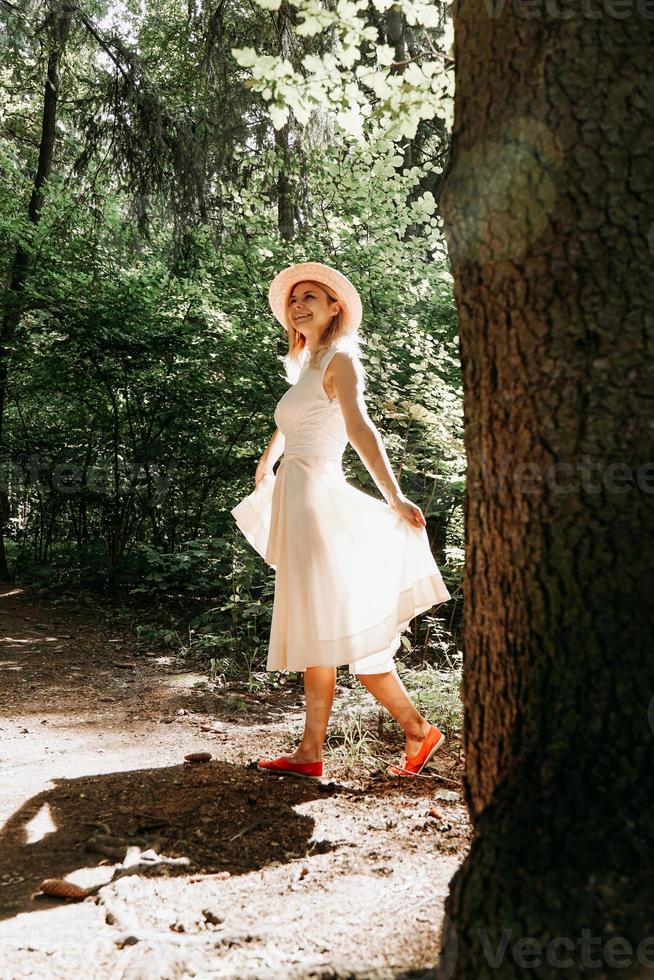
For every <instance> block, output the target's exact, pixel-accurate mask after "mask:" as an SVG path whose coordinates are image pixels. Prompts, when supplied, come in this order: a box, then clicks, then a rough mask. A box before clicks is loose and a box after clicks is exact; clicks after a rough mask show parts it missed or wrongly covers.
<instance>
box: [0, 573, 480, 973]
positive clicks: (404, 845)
mask: <svg viewBox="0 0 654 980" xmlns="http://www.w3.org/2000/svg"><path fill="white" fill-rule="evenodd" d="M0 617H1V618H0V640H1V642H2V650H1V651H0V697H1V698H2V706H3V710H2V717H1V719H0V736H1V748H0V773H1V775H0V817H1V818H2V823H1V825H2V827H3V829H2V833H1V836H0V978H2V980H17V978H22V977H31V978H34V977H38V978H40V977H43V978H46V977H47V978H48V980H54V978H60V977H61V978H64V977H65V978H67V980H70V978H73V977H84V978H85V980H87V978H88V980H91V978H93V980H96V978H97V980H105V978H107V980H119V978H121V980H122V978H134V980H137V978H138V980H144V978H147V980H150V978H152V980H158V978H178V977H201V978H205V977H206V978H209V977H212V978H213V977H239V978H241V977H244V978H245V977H247V978H253V980H254V978H257V980H258V978H262V977H265V978H268V977H270V978H273V977H274V978H276V980H277V978H296V977H297V978H300V977H357V978H359V977H366V978H368V977H370V978H372V977H374V978H385V977H389V978H390V977H400V976H407V977H408V976H416V977H417V976H428V975H429V972H426V973H425V972H424V971H429V970H430V968H431V967H433V965H434V963H435V960H436V954H437V937H438V932H439V927H440V923H441V919H442V914H443V913H442V907H443V900H444V897H445V895H446V893H447V889H448V883H449V880H450V878H451V876H452V874H453V873H454V871H455V870H456V868H457V866H458V865H459V863H460V861H461V859H462V857H463V855H464V853H465V850H466V848H467V846H468V843H469V836H470V831H469V825H468V821H467V817H466V813H465V808H464V806H463V804H462V802H461V801H460V799H442V798H439V797H440V796H441V795H442V792H443V790H445V791H446V793H445V795H448V792H449V795H452V794H453V790H454V791H456V790H459V791H460V777H461V760H460V756H459V753H458V747H457V746H456V745H452V744H451V740H450V743H448V745H447V746H446V747H445V749H444V750H443V751H442V752H441V753H439V755H438V756H437V762H436V764H435V766H434V768H433V769H430V770H429V771H430V772H431V773H432V774H434V775H438V774H441V776H442V777H443V778H441V779H439V778H432V779H423V780H421V779H415V780H414V779H411V780H408V779H407V780H394V779H389V778H387V777H386V776H384V775H382V774H375V773H372V774H370V773H367V772H366V771H365V770H363V769H362V770H359V771H356V770H355V771H352V770H351V769H344V768H343V766H342V764H341V766H340V768H338V759H337V758H336V757H332V758H331V759H330V756H329V755H328V756H327V757H326V760H325V763H326V771H327V773H328V776H327V778H326V779H325V780H324V781H323V783H313V782H311V781H308V780H307V781H304V780H294V779H289V778H288V777H278V776H268V775H265V774H263V773H259V772H258V771H256V770H255V769H253V768H252V763H253V760H256V759H257V758H259V757H260V756H262V755H272V754H273V753H274V754H281V753H282V752H285V751H290V749H291V748H292V746H293V745H294V744H295V738H296V734H295V733H296V732H297V731H299V727H300V725H301V720H302V701H301V699H300V696H299V691H297V690H282V691H281V692H271V693H270V694H265V695H261V694H256V695H252V694H248V693H247V689H246V688H244V687H241V689H240V690H238V689H235V687H234V686H233V685H232V686H231V687H229V688H222V689H220V690H217V691H210V690H206V689H205V690H202V689H198V688H194V687H193V683H194V682H197V681H198V680H201V678H198V677H197V675H196V676H193V675H189V674H184V673H183V672H182V669H181V668H180V665H179V664H176V663H174V662H172V661H171V658H170V657H166V656H164V655H162V654H161V653H156V652H155V651H152V652H148V651H144V650H143V649H137V646H136V644H135V641H134V637H133V634H132V632H131V630H129V629H128V628H125V627H120V626H116V625H115V624H110V623H107V621H106V617H105V615H104V613H103V611H102V610H101V609H98V610H89V609H88V608H81V609H77V608H74V609H71V607H70V606H69V605H66V606H61V605H57V604H54V603H51V602H47V601H44V600H41V599H38V598H36V599H35V598H34V597H32V596H30V595H28V594H26V593H25V592H24V591H23V590H21V589H19V588H14V587H11V586H4V587H0ZM347 696H348V692H347V691H339V694H338V698H337V707H336V708H335V717H337V712H338V711H339V710H341V711H342V710H344V706H345V705H346V704H347ZM197 751H207V752H210V753H211V754H212V759H211V761H210V762H207V763H195V764H191V763H188V762H184V756H185V755H186V754H187V753H190V752H197ZM400 751H401V742H400V741H399V740H398V739H397V737H394V738H393V739H392V742H389V744H388V747H387V752H386V757H387V758H388V760H392V759H393V760H395V759H397V758H399V753H400ZM339 758H340V757H339ZM328 780H330V781H328ZM430 810H431V811H432V812H431V814H430ZM168 861H175V862H178V863H168ZM180 862H181V863H180ZM130 868H131V869H132V870H131V873H129V874H127V873H125V872H126V871H128V870H129V869H130ZM114 874H117V875H118V877H116V879H115V880H114V881H112V882H111V883H107V882H109V879H111V878H112V876H113V875H114ZM44 878H66V879H67V880H69V881H73V882H76V883H78V884H80V885H83V886H84V887H95V888H96V893H95V894H94V895H92V896H90V897H88V898H86V899H84V900H83V901H81V902H75V903H67V902H63V901H61V900H57V899H52V898H43V897H34V895H35V893H36V892H38V890H39V885H40V882H41V881H42V880H43V879H44ZM105 883H106V884H105ZM103 884H104V887H100V886H102V885H103Z"/></svg>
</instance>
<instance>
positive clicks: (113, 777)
mask: <svg viewBox="0 0 654 980" xmlns="http://www.w3.org/2000/svg"><path fill="white" fill-rule="evenodd" d="M334 792H338V787H336V786H335V784H323V783H318V782H315V783H314V782H312V781H309V780H299V779H298V780H295V779H289V778H287V777H279V776H268V775H266V774H261V773H258V772H257V771H256V770H252V769H250V768H247V767H246V768H244V767H243V766H239V767H235V766H231V765H229V764H227V763H223V762H209V763H200V764H197V763H185V764H183V765H178V766H171V767H168V768H162V769H141V770H136V771H132V772H118V773H108V774H105V775H97V776H85V777H83V778H79V779H57V780H53V785H52V788H51V789H47V790H45V791H44V792H42V793H40V794H38V795H37V796H34V797H32V799H30V800H29V801H28V802H27V803H25V804H24V806H22V807H21V808H20V809H19V810H18V811H17V812H16V813H15V814H14V815H13V816H12V817H11V818H10V819H9V820H8V821H7V823H6V824H5V826H4V827H3V828H2V831H1V832H0V868H2V869H3V876H4V878H5V880H4V881H2V885H3V886H4V887H2V889H1V891H0V917H1V918H6V917H10V916H13V915H15V914H17V913H18V912H24V911H30V910H34V909H43V908H44V907H46V905H47V904H51V903H53V902H56V901H57V900H56V899H51V898H50V899H44V898H42V897H41V898H34V897H32V896H33V895H34V893H35V892H37V891H38V888H39V885H40V883H41V881H42V880H43V879H44V878H64V877H66V876H67V875H70V874H71V873H72V872H74V871H78V870H79V869H82V868H89V867H95V866H98V865H99V864H101V863H105V864H111V865H114V864H120V863H121V862H122V861H123V860H124V858H125V855H126V853H127V849H128V848H129V847H138V848H139V849H140V850H141V851H147V850H149V849H153V850H154V851H156V852H157V853H158V854H160V855H162V856H164V855H165V856H166V857H168V858H186V859H188V864H186V865H181V866H166V867H162V866H158V871H157V873H160V874H161V873H164V874H167V875H171V874H173V875H174V874H188V873H189V872H196V873H204V874H211V873H217V872H220V871H229V872H230V873H231V874H232V875H235V874H246V873H248V872H250V871H253V870H257V869H261V868H263V867H265V866H266V865H268V864H271V863H273V862H277V861H281V862H283V861H284V860H291V859H292V858H294V857H302V856H304V855H309V854H311V853H315V849H316V847H318V849H319V850H331V849H332V845H331V844H330V845H327V846H326V847H324V848H321V847H320V842H316V841H311V837H312V833H313V827H314V821H313V819H311V818H310V817H307V816H303V815H301V814H299V813H296V812H295V810H294V809H293V807H294V806H296V805H297V804H299V803H305V802H308V801H309V800H312V799H315V798H316V797H318V796H323V795H326V794H330V793H334ZM48 827H49V828H51V829H50V830H49V832H48V830H47V828H48ZM44 829H45V833H44V836H41V837H40V839H35V838H38V837H39V835H40V834H42V833H43V832H44ZM147 873H150V872H149V871H148V872H147Z"/></svg>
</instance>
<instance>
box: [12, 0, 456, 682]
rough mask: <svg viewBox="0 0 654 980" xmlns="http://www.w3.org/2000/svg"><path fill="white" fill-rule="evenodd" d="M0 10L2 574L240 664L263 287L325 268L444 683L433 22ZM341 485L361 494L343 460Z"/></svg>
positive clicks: (446, 405) (155, 0)
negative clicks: (414, 532) (352, 307)
mask: <svg viewBox="0 0 654 980" xmlns="http://www.w3.org/2000/svg"><path fill="white" fill-rule="evenodd" d="M2 22H3V30H2V35H1V42H2V46H1V48H0V88H1V89H2V92H3V102H2V105H1V107H0V122H1V135H0V158H1V164H2V166H1V177H0V262H1V263H2V268H3V276H4V285H5V288H4V290H3V309H2V354H3V362H4V363H3V369H2V382H1V385H2V398H1V400H0V413H1V416H0V426H1V428H0V435H1V440H0V453H1V459H0V466H1V472H2V484H1V486H0V494H1V498H0V503H1V516H2V541H1V542H0V545H1V546H0V573H2V575H3V576H4V577H5V578H11V579H13V580H14V581H18V582H21V583H26V584H29V585H30V586H31V587H33V588H36V589H42V590H43V591H44V592H47V593H49V594H52V593H53V592H56V593H58V594H61V595H62V596H68V597H70V596H71V595H75V596H77V597H78V599H79V601H87V602H90V603H92V602H94V601H95V599H94V595H97V593H98V591H100V592H102V593H103V594H106V595H109V596H111V597H112V601H113V602H115V604H116V608H117V610H118V612H119V614H120V613H121V612H122V613H123V614H124V616H125V618H126V620H131V619H133V616H134V612H133V609H134V605H135V604H139V607H140V613H139V622H138V630H139V632H140V634H141V635H143V636H144V637H145V638H146V639H148V640H150V641H154V640H159V641H162V642H164V643H167V644H169V645H170V646H171V647H175V648H177V649H178V650H182V651H184V652H186V653H197V654H198V655H199V657H200V658H201V659H202V660H203V661H204V662H206V664H207V665H210V666H211V671H212V673H213V675H214V676H218V675H220V674H222V675H224V676H226V677H230V676H239V675H242V673H243V671H244V670H245V671H246V672H247V674H248V675H252V674H253V673H255V672H256V671H257V670H261V669H262V666H263V664H264V661H265V654H266V642H267V636H268V628H269V623H270V614H271V606H272V592H273V585H274V581H273V575H272V572H271V570H270V569H269V568H267V566H265V564H264V562H263V561H262V560H261V558H260V557H259V556H258V555H257V554H256V553H255V552H254V551H253V549H252V548H251V547H250V546H249V544H248V543H247V542H246V541H245V540H244V539H243V538H242V535H240V533H239V532H238V530H237V529H236V526H235V524H234V521H233V518H232V517H231V514H230V508H231V507H233V506H234V505H235V504H236V503H237V502H238V501H239V500H241V499H242V498H243V497H244V496H245V495H246V494H248V493H249V492H250V491H251V490H252V489H253V488H254V470H255V467H256V463H257V460H258V458H259V456H260V454H261V452H262V451H263V449H264V448H265V446H266V444H267V442H268V440H269V438H270V436H271V434H272V431H273V429H274V422H273V418H272V416H273V410H274V406H275V404H276V402H277V400H278V399H279V398H280V397H281V395H282V394H283V392H284V390H285V388H286V382H285V381H284V378H283V372H282V366H281V363H280V359H281V357H282V356H283V355H284V354H285V353H286V350H287V342H286V337H285V335H284V333H283V331H281V330H280V327H279V325H278V324H277V322H276V321H275V320H274V318H273V316H272V314H271V312H270V310H269V308H268V304H267V285H268V283H269V282H270V280H271V279H272V278H273V276H274V275H275V273H276V272H277V271H279V270H280V269H281V268H283V267H284V266H286V265H288V264H290V263H292V262H296V261H305V260H317V261H323V262H326V263H327V264H329V265H332V266H335V267H337V268H338V269H340V270H341V271H343V272H344V273H346V274H347V275H348V276H349V277H350V278H351V279H352V281H353V282H354V283H355V285H356V286H357V288H358V289H359V291H360V293H361V296H362V300H363V306H364V322H363V326H362V334H363V337H364V359H365V367H366V370H367V373H368V385H369V387H368V393H367V403H368V408H369V412H370V415H371V417H372V419H373V420H374V422H375V423H376V425H377V426H378V427H379V429H380V431H381V433H382V437H383V439H384V442H385V445H386V446H387V449H388V452H389V456H390V458H391V461H392V464H393V467H394V469H395V472H396V473H397V474H398V476H399V479H400V482H401V485H402V488H403V490H404V492H405V493H407V495H408V496H409V497H410V498H411V499H412V500H414V501H415V502H416V503H418V504H419V505H420V507H421V508H422V510H423V512H424V514H425V517H426V519H427V530H428V534H429V539H430V543H431V546H432V549H433V553H434V556H435V557H436V560H437V561H438V563H439V566H440V567H441V570H442V572H443V575H444V578H445V580H446V582H447V584H448V586H449V588H450V591H451V592H452V594H453V596H454V602H452V603H450V604H448V607H449V608H447V610H446V611H443V610H441V611H440V612H439V613H438V615H434V616H430V615H425V616H422V617H419V618H418V619H417V620H416V621H415V623H414V624H413V627H412V631H411V634H409V635H405V637H404V638H403V647H404V649H403V654H404V655H405V656H406V657H407V658H408V660H409V661H411V662H413V663H417V662H418V661H419V662H421V663H430V664H433V665H435V666H439V667H443V666H446V667H449V668H454V669H458V668H459V667H460V653H459V652H458V648H459V646H460V638H459V628H460V620H461V602H462V594H461V582H462V576H463V558H464V554H463V513H462V505H463V492H464V478H465V474H464V462H465V461H464V452H463V442H462V425H463V419H462V406H461V377H460V364H459V357H458V341H457V332H456V314H455V309H454V302H453V294H452V277H451V275H450V273H449V270H448V263H447V258H446V251H445V244H444V239H443V234H442V222H441V218H440V216H439V211H438V199H439V192H440V187H441V183H442V180H443V173H444V170H445V168H446V166H447V160H448V152H449V140H450V131H451V120H452V97H453V78H452V76H453V72H452V67H453V63H452V60H451V45H452V36H451V30H452V29H451V23H450V21H449V19H448V14H447V6H446V5H445V4H439V3H434V4H428V5H427V4H423V3H421V2H410V3H406V2H403V3H401V4H389V3H388V2H387V0H373V2H350V0H339V2H338V3H336V4H334V3H332V2H328V3H326V4H317V3H316V2H314V0H302V2H297V3H293V4H290V3H287V2H286V0H283V2H281V3H280V2H279V0H265V2H264V0H258V3H254V2H251V3H240V2H239V3H236V4H226V3H225V2H222V3H220V4H219V5H217V6H216V5H215V4H207V3H203V2H202V0H198V2H195V0H189V3H188V5H181V4H177V3H173V2H171V0H149V2H148V3H147V4H137V3H126V4H122V3H121V4H118V3H114V2H112V3H104V2H93V3H86V4H83V5H81V4H74V3H70V2H68V0H64V2H60V0H52V2H50V3H48V4H43V3H31V2H30V0H25V2H22V3H20V4H14V3H13V2H9V0H2ZM345 470H346V475H347V477H348V479H350V480H351V481H352V482H353V483H354V484H355V485H357V486H359V487H360V488H361V489H364V490H366V491H367V492H370V493H372V494H375V495H376V494H377V491H376V489H375V488H374V485H373V484H372V481H371V479H370V477H369V476H368V474H367V472H366V470H365V467H364V466H363V464H362V462H361V461H360V460H359V458H358V457H357V456H356V454H355V453H354V451H353V450H352V449H351V448H348V450H347V452H346V457H345Z"/></svg>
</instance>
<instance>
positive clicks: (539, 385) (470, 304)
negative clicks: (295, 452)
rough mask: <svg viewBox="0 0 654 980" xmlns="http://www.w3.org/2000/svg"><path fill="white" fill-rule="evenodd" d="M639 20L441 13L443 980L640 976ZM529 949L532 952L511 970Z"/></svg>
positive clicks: (642, 262) (643, 394)
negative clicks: (458, 636) (462, 833)
mask: <svg viewBox="0 0 654 980" xmlns="http://www.w3.org/2000/svg"><path fill="white" fill-rule="evenodd" d="M646 7H647V5H645V4H632V5H630V6H629V11H628V13H625V5H622V6H621V11H622V13H621V15H620V17H618V16H617V15H616V16H611V15H610V14H609V13H608V12H607V9H606V5H604V8H602V6H601V5H598V7H597V10H595V11H594V13H593V11H590V13H589V10H590V7H589V6H588V5H586V7H584V5H583V4H576V3H574V4H573V3H566V2H562V3H559V4H558V5H555V7H553V5H552V4H548V5H546V4H544V3H543V5H542V7H541V8H539V9H540V13H536V14H535V15H534V10H535V9H536V8H538V4H532V3H530V4H528V5H527V4H524V5H522V4H509V3H508V2H507V3H506V4H505V5H504V6H502V5H501V4H500V3H495V4H494V5H493V4H483V5H480V4H479V3H477V2H475V0H460V2H459V3H458V4H456V8H455V32H456V33H455V36H456V75H457V79H456V105H455V129H454V142H453V153H452V160H451V165H450V169H449V172H448V175H447V179H446V182H445V189H444V195H443V197H442V199H441V205H442V210H443V214H444V217H445V220H446V225H447V237H448V244H449V249H450V257H451V263H452V271H453V274H454V278H455V283H456V300H457V306H458V311H459V318H460V346H461V358H462V365H463V377H464V410H465V420H464V425H465V442H466V453H467V463H468V485H467V490H466V504H465V517H466V545H467V554H466V574H465V582H464V591H465V596H466V599H465V610H464V683H463V696H464V701H465V723H464V749H465V756H466V797H467V803H468V806H469V809H470V813H471V815H472V818H473V820H474V823H475V829H476V834H475V839H474V841H473V844H472V847H471V850H470V853H469V855H468V857H467V859H466V861H465V862H464V864H463V866H462V867H461V868H460V870H459V871H458V872H457V874H456V875H455V876H454V878H453V880H452V884H451V892H450V895H449V898H448V900H447V904H446V912H447V916H448V918H447V919H446V924H445V927H444V935H443V940H444V945H445V947H446V949H448V950H449V953H448V954H447V955H445V956H444V957H443V958H442V960H441V964H440V972H441V975H442V976H443V977H454V978H461V980H472V978H474V980H484V978H491V977H492V978H494V980H497V978H498V977H501V978H502V980H511V978H514V977H515V978H521V980H522V978H524V977H525V975H530V976H534V977H557V978H561V977H586V976H593V977H604V976H609V975H615V973H616V972H617V973H619V974H620V975H621V976H623V977H627V976H628V977H631V976H644V975H645V964H646V963H649V965H650V969H652V968H654V941H651V940H650V942H649V945H644V946H642V945H641V946H640V949H639V944H641V943H642V941H643V940H644V939H645V938H646V937H652V936H654V901H653V899H654V884H653V879H652V863H653V860H654V824H653V821H652V803H653V802H654V732H653V730H652V724H651V723H652V721H654V710H650V711H649V717H648V709H649V707H650V701H651V699H652V696H653V695H654V656H653V655H652V654H653V649H652V647H653V637H654V602H653V597H654V561H653V559H652V542H653V541H654V465H653V464H652V443H653V439H652V434H653V430H652V398H653V397H654V363H653V352H654V314H652V308H653V307H654V295H653V293H654V289H653V282H654V280H653V276H652V265H653V262H654V256H653V255H652V250H651V241H652V238H651V235H650V244H649V245H648V233H649V232H650V228H651V226H652V221H653V219H654V180H653V174H652V152H651V150H652V127H653V119H652V116H653V114H654V86H653V82H652V71H651V55H652V50H653V48H654V19H653V18H654V11H652V13H651V15H650V16H647V9H646ZM493 9H494V15H491V13H490V11H493ZM650 9H651V8H650ZM552 10H554V13H552ZM557 11H558V13H557ZM651 703H652V707H653V708H654V701H652V702H651ZM557 937H558V940H557ZM616 937H623V939H624V942H623V943H621V942H620V941H617V942H615V941H614V942H613V943H611V940H612V939H613V940H615V938H616ZM529 938H531V939H533V940H535V941H536V943H538V944H540V952H539V947H538V946H536V945H533V944H532V946H529V944H528V943H523V945H522V946H521V945H520V944H519V945H518V946H516V945H515V944H516V942H518V943H519V941H520V940H523V941H524V940H527V939H529ZM555 940H556V942H555ZM503 942H505V943H508V945H506V948H505V949H504V952H502V950H503ZM548 944H549V945H548ZM607 944H608V945H607ZM627 944H630V946H629V945H627ZM495 953H496V954H497V955H496V958H495V959H494V955H495ZM538 960H540V965H536V963H537V961H538ZM566 961H567V966H566V965H565V963H566ZM593 964H595V965H593ZM647 975H650V974H649V973H648V974H647Z"/></svg>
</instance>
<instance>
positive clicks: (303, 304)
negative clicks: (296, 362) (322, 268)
mask: <svg viewBox="0 0 654 980" xmlns="http://www.w3.org/2000/svg"><path fill="white" fill-rule="evenodd" d="M287 310H288V322H289V323H290V324H291V325H292V326H293V327H295V329H296V330H297V331H298V333H301V334H302V336H303V337H304V338H305V339H306V341H307V343H308V344H309V345H310V346H311V347H313V346H314V345H315V344H317V343H318V342H319V340H320V338H321V337H322V334H323V332H324V330H325V327H327V326H329V324H330V323H331V321H332V318H333V317H334V316H335V315H336V314H337V313H338V311H339V310H340V303H339V302H338V300H332V299H330V297H329V295H328V294H327V292H326V291H325V288H324V287H323V286H319V285H318V283H316V282H298V283H296V284H295V286H294V287H293V289H292V291H291V295H290V297H289V300H288V307H287Z"/></svg>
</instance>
